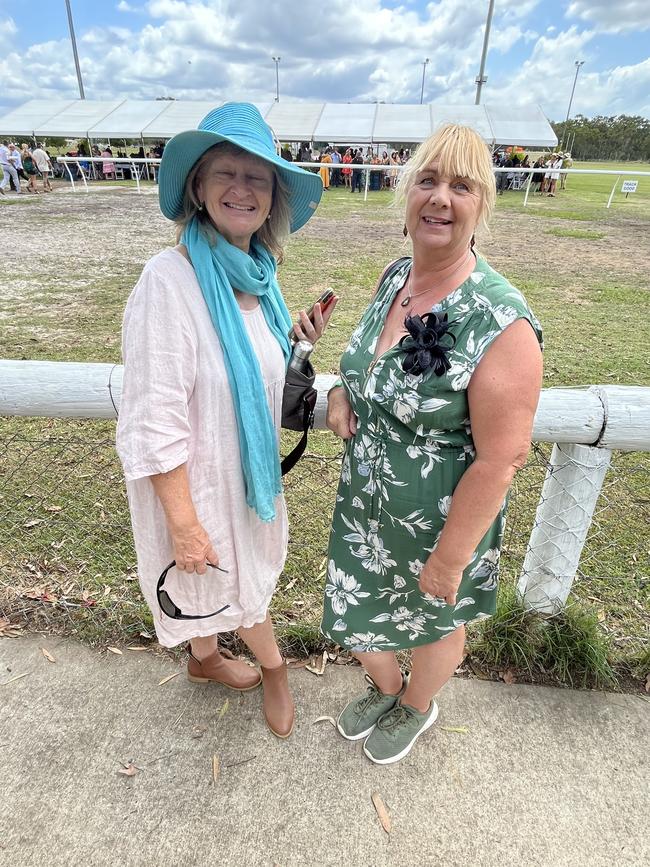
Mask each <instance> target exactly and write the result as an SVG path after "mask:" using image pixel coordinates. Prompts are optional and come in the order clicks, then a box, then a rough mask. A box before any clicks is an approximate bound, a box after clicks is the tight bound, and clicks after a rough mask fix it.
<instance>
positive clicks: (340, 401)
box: [325, 385, 357, 440]
mask: <svg viewBox="0 0 650 867" xmlns="http://www.w3.org/2000/svg"><path fill="white" fill-rule="evenodd" d="M325 423H326V424H327V427H328V428H329V429H330V430H331V431H332V432H333V433H335V434H336V435H337V436H339V437H342V438H343V439H344V440H348V439H350V437H353V436H354V435H355V433H356V432H357V417H356V415H355V414H354V411H353V409H352V407H351V406H350V401H349V400H348V398H347V395H346V394H345V389H344V388H343V386H342V385H337V386H335V387H334V388H332V389H330V392H329V394H328V395H327V418H326V422H325Z"/></svg>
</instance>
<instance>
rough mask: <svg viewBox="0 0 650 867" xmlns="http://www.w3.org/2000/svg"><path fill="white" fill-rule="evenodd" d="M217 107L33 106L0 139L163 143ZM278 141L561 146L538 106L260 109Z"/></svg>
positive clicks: (4, 126) (293, 105)
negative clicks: (448, 139) (447, 129)
mask: <svg viewBox="0 0 650 867" xmlns="http://www.w3.org/2000/svg"><path fill="white" fill-rule="evenodd" d="M221 104H222V103H219V102H217V101H213V100H210V101H207V100H206V101H195V102H181V101H177V100H173V101H162V100H160V101H159V100H149V101H144V100H133V101H131V100H115V101H112V102H110V101H95V100H80V99H76V100H71V101H70V100H42V99H34V100H30V101H29V102H27V103H25V105H23V106H21V107H20V108H16V109H14V110H13V111H12V112H10V113H9V114H6V115H4V117H2V118H0V134H4V135H15V136H20V135H24V136H28V135H31V134H32V133H36V135H37V136H38V137H47V136H55V135H56V136H59V135H60V136H69V137H70V138H73V137H80V136H86V135H87V134H88V133H90V134H91V136H92V137H93V138H104V137H112V138H137V137H139V136H140V135H142V137H143V138H149V139H151V138H156V139H166V138H171V137H172V136H173V135H176V133H179V132H183V131H184V130H187V129H192V128H196V126H197V125H198V123H199V121H200V120H201V119H202V118H203V117H205V115H206V114H208V112H209V111H211V110H212V109H213V108H215V107H217V106H218V105H221ZM257 107H258V108H259V110H260V112H261V114H262V116H263V117H265V119H266V120H267V122H268V123H269V124H270V126H271V127H272V128H273V130H274V132H275V134H276V136H277V137H278V139H279V140H281V141H311V140H313V139H316V140H318V141H330V142H339V143H341V144H345V143H346V142H349V143H358V144H364V143H370V142H376V143H380V144H383V143H386V142H388V143H391V144H393V143H394V144H397V143H403V144H408V143H410V142H420V141H423V140H424V139H425V138H426V137H427V136H428V135H429V134H430V133H431V130H432V128H437V127H438V126H439V125H440V124H441V123H443V122H445V121H448V120H452V121H455V122H458V123H466V124H468V125H469V126H472V127H473V128H474V129H476V130H477V131H478V132H479V133H480V134H481V135H482V136H483V137H484V138H485V139H486V141H490V142H491V141H496V142H497V143H498V144H514V145H527V146H542V147H555V146H556V145H557V138H556V136H555V134H554V132H553V130H552V128H551V125H550V124H549V122H548V120H547V119H546V117H545V116H544V113H543V112H542V110H541V109H540V108H539V106H536V105H527V106H494V105H490V104H488V105H484V106H483V105H479V106H473V105H466V106H462V105H437V104H435V103H432V104H431V105H405V104H395V105H386V104H382V103H379V104H377V105H375V104H374V103H362V104H359V103H353V104H350V103H338V104H337V103H320V102H319V103H305V102H282V103H277V102H276V103H263V104H258V105H257Z"/></svg>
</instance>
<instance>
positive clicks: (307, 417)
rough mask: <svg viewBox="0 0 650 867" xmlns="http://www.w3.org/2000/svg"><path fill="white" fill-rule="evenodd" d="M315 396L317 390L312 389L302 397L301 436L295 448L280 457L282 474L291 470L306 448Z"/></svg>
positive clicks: (312, 420)
mask: <svg viewBox="0 0 650 867" xmlns="http://www.w3.org/2000/svg"><path fill="white" fill-rule="evenodd" d="M317 397H318V394H317V392H316V391H315V390H314V389H312V390H311V391H309V392H307V394H306V395H305V397H304V398H303V403H302V412H303V415H302V436H301V437H300V440H299V441H298V444H297V445H296V446H295V448H293V449H292V450H291V451H290V452H289V454H288V455H287V456H286V458H283V459H282V463H281V464H280V469H281V471H282V475H283V476H284V475H286V474H287V473H288V472H289V470H292V469H293V468H294V467H295V465H296V464H297V463H298V461H299V460H300V458H301V457H302V456H303V454H304V453H305V449H306V448H307V437H308V434H309V430H310V429H311V428H313V426H314V410H315V408H316V398H317Z"/></svg>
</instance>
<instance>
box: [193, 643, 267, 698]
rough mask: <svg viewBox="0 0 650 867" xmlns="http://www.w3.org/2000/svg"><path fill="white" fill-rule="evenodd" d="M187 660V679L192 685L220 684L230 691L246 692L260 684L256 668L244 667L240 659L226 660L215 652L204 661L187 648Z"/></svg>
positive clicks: (259, 676) (260, 678) (244, 664)
mask: <svg viewBox="0 0 650 867" xmlns="http://www.w3.org/2000/svg"><path fill="white" fill-rule="evenodd" d="M189 654H190V655H189V658H188V660H187V679H188V680H191V681H192V683H222V684H223V685H224V686H227V687H229V688H230V689H237V690H239V691H240V692H246V690H248V689H255V687H256V686H259V685H260V683H261V682H262V677H261V675H260V673H259V671H258V670H257V669H256V668H251V666H250V665H246V663H245V662H243V661H242V660H241V659H227V658H226V657H224V656H222V655H221V653H219V651H218V650H215V652H214V653H213V654H211V655H210V656H206V658H205V659H197V658H196V657H195V656H193V655H192V647H191V646H190V648H189Z"/></svg>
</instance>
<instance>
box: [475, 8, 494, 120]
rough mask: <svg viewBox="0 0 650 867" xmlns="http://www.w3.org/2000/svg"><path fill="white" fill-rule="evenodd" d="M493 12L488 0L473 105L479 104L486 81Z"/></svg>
mask: <svg viewBox="0 0 650 867" xmlns="http://www.w3.org/2000/svg"><path fill="white" fill-rule="evenodd" d="M493 12H494V0H490V7H489V9H488V14H487V21H486V22H485V36H484V37H483V53H482V54H481V69H480V71H479V74H478V75H477V76H476V79H475V81H476V99H475V100H474V104H475V105H480V104H481V90H482V88H483V85H484V84H485V82H486V81H487V75H485V61H486V58H487V53H488V43H489V41H490V27H491V26H492V13H493Z"/></svg>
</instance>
